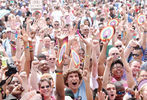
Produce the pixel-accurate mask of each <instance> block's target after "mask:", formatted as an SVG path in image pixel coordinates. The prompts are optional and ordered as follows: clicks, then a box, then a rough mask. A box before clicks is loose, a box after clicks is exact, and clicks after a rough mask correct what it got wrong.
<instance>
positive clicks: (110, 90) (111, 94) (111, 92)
mask: <svg viewBox="0 0 147 100" xmlns="http://www.w3.org/2000/svg"><path fill="white" fill-rule="evenodd" d="M106 89H107V93H108V96H109V98H110V100H114V99H115V97H116V88H115V85H113V84H107V88H106Z"/></svg>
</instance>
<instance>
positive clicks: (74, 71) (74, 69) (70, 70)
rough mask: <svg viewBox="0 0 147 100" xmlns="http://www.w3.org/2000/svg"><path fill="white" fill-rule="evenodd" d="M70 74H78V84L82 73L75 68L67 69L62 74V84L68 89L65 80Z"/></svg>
mask: <svg viewBox="0 0 147 100" xmlns="http://www.w3.org/2000/svg"><path fill="white" fill-rule="evenodd" d="M71 73H78V76H79V79H80V82H81V80H82V78H83V77H82V73H81V72H80V70H79V69H77V68H69V69H68V70H67V71H66V72H65V73H64V84H65V85H66V86H67V87H68V83H66V81H67V78H68V75H69V74H71Z"/></svg>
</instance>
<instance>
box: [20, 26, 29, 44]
mask: <svg viewBox="0 0 147 100" xmlns="http://www.w3.org/2000/svg"><path fill="white" fill-rule="evenodd" d="M28 37H29V36H28V34H27V33H26V31H25V29H24V28H23V29H22V36H20V38H21V39H22V40H23V41H24V42H28Z"/></svg>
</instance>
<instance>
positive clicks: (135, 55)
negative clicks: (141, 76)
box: [132, 47, 143, 61]
mask: <svg viewBox="0 0 147 100" xmlns="http://www.w3.org/2000/svg"><path fill="white" fill-rule="evenodd" d="M142 57H143V51H142V49H141V48H139V47H135V48H134V50H133V51H132V59H135V60H139V61H142Z"/></svg>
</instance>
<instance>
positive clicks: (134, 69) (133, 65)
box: [131, 61, 141, 77]
mask: <svg viewBox="0 0 147 100" xmlns="http://www.w3.org/2000/svg"><path fill="white" fill-rule="evenodd" d="M140 66H141V64H140V62H138V61H133V62H132V63H131V69H132V73H133V76H134V77H136V76H137V75H138V73H139V71H140Z"/></svg>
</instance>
